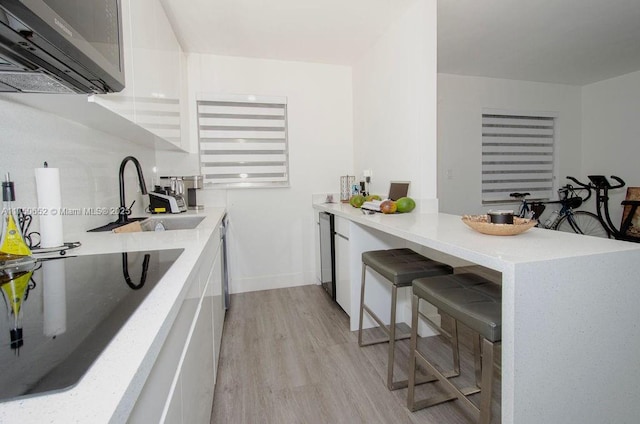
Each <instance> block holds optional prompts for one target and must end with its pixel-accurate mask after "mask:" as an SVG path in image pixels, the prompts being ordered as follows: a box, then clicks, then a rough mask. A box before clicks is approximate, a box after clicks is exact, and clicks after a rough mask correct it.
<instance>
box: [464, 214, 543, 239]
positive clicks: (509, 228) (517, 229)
mask: <svg viewBox="0 0 640 424" xmlns="http://www.w3.org/2000/svg"><path fill="white" fill-rule="evenodd" d="M462 222H464V223H465V224H467V225H468V226H469V227H471V228H473V229H474V230H476V231H478V232H479V233H482V234H489V235H492V236H515V235H516V234H520V233H524V232H525V231H527V230H528V229H529V228H531V227H535V225H536V224H537V223H538V221H536V220H535V219H524V218H513V224H492V223H490V222H489V217H488V216H487V215H464V216H463V217H462Z"/></svg>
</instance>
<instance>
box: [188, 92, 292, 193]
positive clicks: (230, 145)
mask: <svg viewBox="0 0 640 424" xmlns="http://www.w3.org/2000/svg"><path fill="white" fill-rule="evenodd" d="M197 105H198V134H199V141H200V167H201V172H202V175H203V179H204V183H205V184H213V185H217V186H224V187H283V186H284V187H286V186H288V185H289V154H288V145H287V99H286V98H285V97H271V96H269V97H258V96H246V95H244V96H241V95H209V96H206V99H204V98H201V99H200V100H198V102H197Z"/></svg>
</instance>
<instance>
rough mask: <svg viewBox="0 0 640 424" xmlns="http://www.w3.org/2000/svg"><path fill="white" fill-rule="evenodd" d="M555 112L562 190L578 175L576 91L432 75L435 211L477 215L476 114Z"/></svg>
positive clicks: (478, 162)
mask: <svg viewBox="0 0 640 424" xmlns="http://www.w3.org/2000/svg"><path fill="white" fill-rule="evenodd" d="M483 108H492V109H502V110H515V111H527V112H556V113H557V114H558V119H557V121H556V169H557V175H558V176H559V180H558V181H556V182H555V185H556V187H557V186H560V185H562V184H564V183H565V182H566V180H565V179H564V177H565V176H567V175H572V176H579V175H580V171H581V165H582V163H581V149H582V148H581V136H582V130H581V122H582V121H581V90H580V87H576V86H569V85H560V84H544V83H536V82H527V81H515V80H502V79H494V78H484V77H469V76H460V75H450V74H438V198H439V204H440V211H441V212H446V213H453V214H459V215H461V214H470V213H471V214H473V213H482V211H485V210H487V209H488V208H483V207H482V193H481V181H482V174H481V172H482V159H481V156H482V110H483Z"/></svg>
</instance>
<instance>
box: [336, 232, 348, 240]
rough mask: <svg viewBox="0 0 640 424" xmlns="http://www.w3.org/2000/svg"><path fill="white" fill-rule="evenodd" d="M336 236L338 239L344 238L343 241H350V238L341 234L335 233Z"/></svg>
mask: <svg viewBox="0 0 640 424" xmlns="http://www.w3.org/2000/svg"><path fill="white" fill-rule="evenodd" d="M335 235H337V236H338V237H340V238H343V239H345V240H347V241H349V238H348V237H345V236H343V235H342V234H340V233H335Z"/></svg>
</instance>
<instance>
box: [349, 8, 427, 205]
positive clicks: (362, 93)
mask: <svg viewBox="0 0 640 424" xmlns="http://www.w3.org/2000/svg"><path fill="white" fill-rule="evenodd" d="M436 17H437V10H436V0H417V1H415V2H414V3H413V4H411V5H410V6H409V7H408V8H407V10H406V11H405V12H404V13H403V14H402V15H401V16H400V17H399V18H398V19H397V20H396V21H395V22H394V23H393V24H392V25H391V26H390V27H389V29H388V30H387V31H386V32H385V34H384V35H383V36H382V37H381V38H380V39H378V40H377V41H376V42H375V44H374V45H373V46H372V47H371V49H369V50H368V51H367V52H365V54H364V55H363V57H362V58H361V60H360V61H359V62H358V63H357V64H356V65H355V66H354V69H353V93H354V94H353V98H354V152H355V171H356V173H357V174H356V175H357V176H358V177H362V171H363V170H365V169H370V170H372V171H373V177H372V180H371V192H373V193H380V194H386V193H387V192H388V189H389V181H391V180H409V181H411V187H410V196H412V197H416V198H422V199H427V198H428V199H432V198H435V197H436V188H437V184H436V178H437V174H436V170H437V164H436V161H437V155H436V147H437V143H436V108H437V105H436V47H437V31H436Z"/></svg>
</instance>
